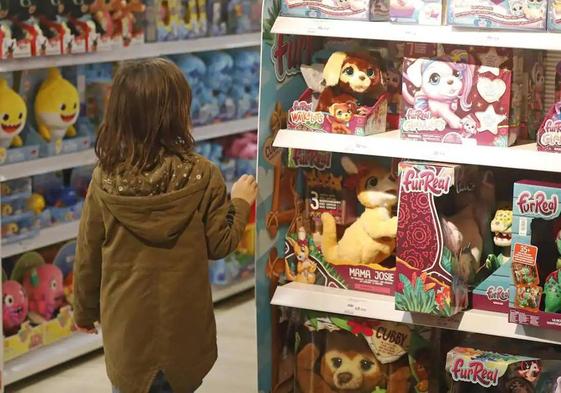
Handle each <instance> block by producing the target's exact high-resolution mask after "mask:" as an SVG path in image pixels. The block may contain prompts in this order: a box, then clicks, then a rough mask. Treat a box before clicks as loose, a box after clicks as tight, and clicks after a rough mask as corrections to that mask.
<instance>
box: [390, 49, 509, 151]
mask: <svg viewBox="0 0 561 393" xmlns="http://www.w3.org/2000/svg"><path fill="white" fill-rule="evenodd" d="M511 76H512V74H511V71H509V70H505V69H499V68H496V67H489V66H476V65H474V64H468V63H459V62H452V61H450V60H434V59H429V58H418V59H412V58H405V59H404V64H403V86H402V96H403V100H402V112H401V116H402V117H401V121H400V130H401V136H402V138H405V139H413V140H421V141H430V142H447V143H463V144H473V145H489V146H508V145H510V144H512V143H513V142H514V140H515V139H516V134H515V132H514V130H511V129H510V127H509V121H508V119H509V115H510V94H511Z"/></svg>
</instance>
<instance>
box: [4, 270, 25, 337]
mask: <svg viewBox="0 0 561 393" xmlns="http://www.w3.org/2000/svg"><path fill="white" fill-rule="evenodd" d="M28 308H29V303H28V299H27V295H26V293H25V290H24V289H23V287H22V286H21V284H20V283H19V282H17V281H13V280H8V281H4V282H3V283H2V323H3V325H2V326H3V327H4V335H5V336H9V335H12V334H15V333H17V331H18V330H19V328H20V326H21V324H22V323H23V322H24V321H25V318H27V311H28Z"/></svg>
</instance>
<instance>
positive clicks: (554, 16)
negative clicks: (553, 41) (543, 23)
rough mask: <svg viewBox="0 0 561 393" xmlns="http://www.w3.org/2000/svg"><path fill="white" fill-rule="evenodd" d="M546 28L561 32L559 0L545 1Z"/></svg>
mask: <svg viewBox="0 0 561 393" xmlns="http://www.w3.org/2000/svg"><path fill="white" fill-rule="evenodd" d="M547 5H548V8H547V30H549V31H553V32H556V33H559V32H561V1H560V0H549V1H548V2H547Z"/></svg>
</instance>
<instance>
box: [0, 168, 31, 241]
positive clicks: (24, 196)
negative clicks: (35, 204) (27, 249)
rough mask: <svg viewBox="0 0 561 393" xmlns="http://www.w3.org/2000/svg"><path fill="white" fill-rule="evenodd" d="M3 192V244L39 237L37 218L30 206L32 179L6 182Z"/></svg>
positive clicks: (1, 205)
mask: <svg viewBox="0 0 561 393" xmlns="http://www.w3.org/2000/svg"><path fill="white" fill-rule="evenodd" d="M1 190H2V191H1V194H0V195H1V204H0V210H1V213H2V220H1V221H2V244H7V243H13V242H17V241H20V240H24V239H28V238H31V237H34V236H37V235H38V229H39V228H38V225H37V221H36V216H35V213H34V212H33V211H32V209H30V207H29V205H28V200H29V198H31V197H32V189H31V179H29V178H24V179H16V180H11V181H8V182H4V183H2V187H1Z"/></svg>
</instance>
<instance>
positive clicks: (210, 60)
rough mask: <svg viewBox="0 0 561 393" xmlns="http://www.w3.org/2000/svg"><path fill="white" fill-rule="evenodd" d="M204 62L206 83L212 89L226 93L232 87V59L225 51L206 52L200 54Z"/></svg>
mask: <svg viewBox="0 0 561 393" xmlns="http://www.w3.org/2000/svg"><path fill="white" fill-rule="evenodd" d="M201 58H202V59H203V60H204V62H205V63H206V67H207V71H206V85H207V86H209V87H210V88H211V89H212V90H218V91H222V92H225V93H227V92H228V91H229V90H230V88H231V87H232V82H233V79H232V73H233V70H234V59H232V56H231V55H230V54H228V53H226V52H222V51H217V52H207V53H204V54H203V55H201Z"/></svg>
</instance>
